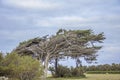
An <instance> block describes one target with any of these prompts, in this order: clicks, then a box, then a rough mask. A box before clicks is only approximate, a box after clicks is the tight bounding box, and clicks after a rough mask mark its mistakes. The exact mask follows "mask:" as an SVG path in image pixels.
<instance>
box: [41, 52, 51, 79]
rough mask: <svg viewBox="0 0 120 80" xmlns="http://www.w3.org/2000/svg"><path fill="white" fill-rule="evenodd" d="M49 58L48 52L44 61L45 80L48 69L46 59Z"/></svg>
mask: <svg viewBox="0 0 120 80" xmlns="http://www.w3.org/2000/svg"><path fill="white" fill-rule="evenodd" d="M49 58H50V54H49V53H48V54H47V56H46V59H45V63H44V76H43V80H46V78H47V71H48V61H49Z"/></svg>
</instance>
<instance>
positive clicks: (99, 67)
mask: <svg viewBox="0 0 120 80" xmlns="http://www.w3.org/2000/svg"><path fill="white" fill-rule="evenodd" d="M84 70H85V71H120V64H115V63H112V64H103V65H92V66H84Z"/></svg>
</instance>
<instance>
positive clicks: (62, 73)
mask: <svg viewBox="0 0 120 80" xmlns="http://www.w3.org/2000/svg"><path fill="white" fill-rule="evenodd" d="M49 70H50V71H51V73H52V76H53V77H81V76H82V77H85V75H84V74H83V69H82V68H80V67H78V68H73V67H71V68H68V67H67V66H62V65H58V68H57V70H58V71H57V74H56V73H55V68H54V67H49Z"/></svg>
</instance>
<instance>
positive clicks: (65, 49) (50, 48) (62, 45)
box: [13, 29, 105, 77]
mask: <svg viewBox="0 0 120 80" xmlns="http://www.w3.org/2000/svg"><path fill="white" fill-rule="evenodd" d="M104 39H105V37H104V33H99V34H95V33H94V32H93V31H92V30H65V29H60V30H58V32H57V33H56V34H55V35H52V36H44V37H41V38H39V37H38V38H34V39H31V40H28V41H24V42H22V43H20V44H19V46H18V47H17V48H16V49H15V50H13V52H17V53H18V54H22V55H32V56H33V57H34V58H37V59H38V60H40V61H41V62H42V63H43V64H44V67H45V69H44V70H45V72H44V73H45V75H44V76H45V77H46V74H47V68H48V63H49V61H51V60H52V59H55V58H56V57H61V56H68V57H72V58H75V59H77V61H79V58H81V57H83V58H84V59H85V60H86V61H88V62H91V61H93V60H95V59H96V56H97V55H96V53H97V52H98V50H99V49H101V47H102V46H99V45H97V44H96V43H102V42H103V40H104Z"/></svg>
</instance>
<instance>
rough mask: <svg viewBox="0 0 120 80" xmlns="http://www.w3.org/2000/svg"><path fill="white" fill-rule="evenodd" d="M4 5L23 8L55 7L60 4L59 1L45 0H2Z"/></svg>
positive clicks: (43, 8)
mask: <svg viewBox="0 0 120 80" xmlns="http://www.w3.org/2000/svg"><path fill="white" fill-rule="evenodd" d="M2 3H3V4H4V5H8V6H12V7H18V8H23V9H42V10H45V9H47V10H48V9H54V8H57V7H58V6H59V4H57V3H53V2H50V1H43V0H2Z"/></svg>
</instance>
